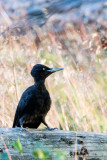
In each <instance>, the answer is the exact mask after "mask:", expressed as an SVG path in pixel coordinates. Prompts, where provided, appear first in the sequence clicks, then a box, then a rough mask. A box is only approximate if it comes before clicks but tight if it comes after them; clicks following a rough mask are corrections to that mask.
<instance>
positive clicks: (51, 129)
mask: <svg viewBox="0 0 107 160" xmlns="http://www.w3.org/2000/svg"><path fill="white" fill-rule="evenodd" d="M46 130H49V131H53V130H58V128H50V127H47V128H46Z"/></svg>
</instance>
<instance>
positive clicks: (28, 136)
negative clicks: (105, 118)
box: [0, 128, 107, 160]
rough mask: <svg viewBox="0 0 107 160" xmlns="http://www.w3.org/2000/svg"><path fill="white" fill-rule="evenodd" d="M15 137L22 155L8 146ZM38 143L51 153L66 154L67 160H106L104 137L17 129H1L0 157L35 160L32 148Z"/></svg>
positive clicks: (102, 135) (103, 135)
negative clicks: (60, 152) (4, 155)
mask: <svg viewBox="0 0 107 160" xmlns="http://www.w3.org/2000/svg"><path fill="white" fill-rule="evenodd" d="M17 137H19V139H20V142H21V144H22V146H23V155H21V154H20V153H19V151H17V150H15V149H14V148H13V147H12V145H11V144H10V142H11V141H13V142H16V141H17ZM37 142H43V144H44V146H45V148H49V149H50V150H53V149H54V148H58V149H60V150H61V151H64V152H66V153H67V158H66V159H67V160H74V159H75V160H107V134H104V133H92V132H75V131H63V130H54V131H48V130H35V129H22V130H21V129H20V128H8V129H7V128H0V157H3V156H1V155H2V154H3V153H7V155H8V159H9V158H10V159H12V160H17V159H19V160H21V159H23V160H32V159H35V158H34V157H33V155H32V148H33V147H34V146H35V144H36V143H37ZM10 159H9V160H10ZM53 159H54V157H53Z"/></svg>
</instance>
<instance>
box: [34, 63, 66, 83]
mask: <svg viewBox="0 0 107 160" xmlns="http://www.w3.org/2000/svg"><path fill="white" fill-rule="evenodd" d="M60 70H63V68H49V67H47V66H44V65H42V64H36V65H35V66H34V67H33V68H32V70H31V75H32V77H33V78H34V79H35V81H36V82H37V81H40V80H45V79H46V78H47V77H48V76H49V75H51V74H52V73H54V72H57V71H60Z"/></svg>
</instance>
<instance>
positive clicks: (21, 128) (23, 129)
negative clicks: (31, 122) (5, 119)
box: [15, 126, 26, 131]
mask: <svg viewBox="0 0 107 160" xmlns="http://www.w3.org/2000/svg"><path fill="white" fill-rule="evenodd" d="M15 128H16V129H18V130H20V131H25V130H26V128H23V127H22V126H21V127H17V126H16V127H15Z"/></svg>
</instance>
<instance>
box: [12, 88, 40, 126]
mask: <svg viewBox="0 0 107 160" xmlns="http://www.w3.org/2000/svg"><path fill="white" fill-rule="evenodd" d="M35 96H36V95H35V87H34V86H31V87H29V88H28V89H27V90H25V91H24V93H23V94H22V96H21V99H20V101H19V104H18V106H17V109H16V114H15V118H14V123H13V127H15V126H17V124H18V123H19V119H20V118H21V117H22V116H23V115H24V114H26V113H29V112H30V111H31V110H32V112H33V108H32V107H33V106H34V107H35V104H36V97H35ZM41 105H42V104H41ZM34 109H35V108H34Z"/></svg>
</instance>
